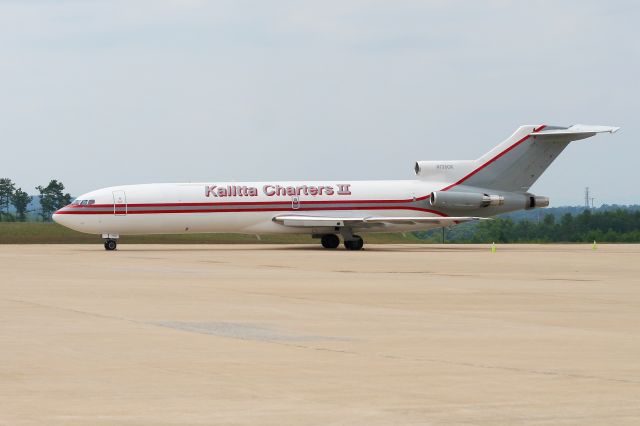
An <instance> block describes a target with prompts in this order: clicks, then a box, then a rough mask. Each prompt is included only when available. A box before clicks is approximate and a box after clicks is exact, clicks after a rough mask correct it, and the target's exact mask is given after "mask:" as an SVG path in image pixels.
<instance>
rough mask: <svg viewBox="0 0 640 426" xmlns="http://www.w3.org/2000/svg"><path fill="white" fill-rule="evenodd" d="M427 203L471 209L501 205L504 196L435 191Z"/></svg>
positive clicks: (449, 207)
mask: <svg viewBox="0 0 640 426" xmlns="http://www.w3.org/2000/svg"><path fill="white" fill-rule="evenodd" d="M429 203H430V204H431V205H432V206H433V207H439V208H448V209H454V210H472V209H477V208H480V207H489V206H501V205H503V204H504V197H503V196H502V195H489V194H483V193H479V192H444V191H435V192H432V193H431V195H430V197H429Z"/></svg>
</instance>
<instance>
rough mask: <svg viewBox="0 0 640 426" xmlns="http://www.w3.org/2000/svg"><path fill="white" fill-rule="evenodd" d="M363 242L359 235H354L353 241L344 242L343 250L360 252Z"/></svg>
mask: <svg viewBox="0 0 640 426" xmlns="http://www.w3.org/2000/svg"><path fill="white" fill-rule="evenodd" d="M363 246H364V240H363V239H362V237H361V236H359V235H354V236H353V240H345V242H344V248H346V249H347V250H362V247H363Z"/></svg>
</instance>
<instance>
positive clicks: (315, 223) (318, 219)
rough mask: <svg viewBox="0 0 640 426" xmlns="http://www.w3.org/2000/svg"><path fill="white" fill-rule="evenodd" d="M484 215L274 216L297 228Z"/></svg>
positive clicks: (443, 222)
mask: <svg viewBox="0 0 640 426" xmlns="http://www.w3.org/2000/svg"><path fill="white" fill-rule="evenodd" d="M486 219H487V218H484V217H403V216H399V217H384V216H380V217H377V216H366V217H329V216H305V215H281V216H276V217H274V218H273V221H274V222H276V223H279V224H281V225H284V226H292V227H297V228H307V227H309V228H319V227H323V226H327V227H336V226H337V227H342V226H358V225H361V226H367V225H417V224H422V223H424V224H432V225H435V226H449V225H455V224H458V223H462V222H471V221H476V220H486Z"/></svg>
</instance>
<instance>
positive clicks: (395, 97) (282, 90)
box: [0, 0, 640, 206]
mask: <svg viewBox="0 0 640 426" xmlns="http://www.w3.org/2000/svg"><path fill="white" fill-rule="evenodd" d="M639 18H640V6H639V3H638V2H633V1H506V0H505V1H498V0H495V1H465V2H462V1H461V2H455V1H417V0H416V1H399V0H394V1H355V0H336V1H334V0H323V1H307V2H305V1H277V0H271V1H264V0H256V1H239V0H233V1H196V0H191V1H179V0H174V1H163V0H153V1H100V0H77V1H65V0H57V1H47V0H40V1H37V0H32V1H29V0H16V1H2V0H0V53H1V54H0V135H1V137H2V140H1V144H2V151H1V154H0V155H1V157H0V158H1V160H0V177H5V176H6V177H10V178H12V179H14V181H15V182H16V183H17V184H18V185H19V186H21V187H22V188H23V189H26V190H27V191H28V192H31V193H33V192H35V191H34V189H33V188H34V187H35V186H36V185H38V184H45V183H47V182H48V180H49V179H51V178H57V179H60V180H62V182H63V183H64V184H65V185H66V186H67V188H68V190H69V191H70V192H71V193H72V194H73V195H79V194H81V193H83V192H86V191H89V190H92V189H96V188H100V187H105V186H112V185H119V184H125V183H148V182H189V181H208V182H212V183H215V182H218V181H222V180H236V181H240V180H311V179H314V180H325V179H326V180H346V179H412V178H413V169H412V167H413V162H414V161H415V160H448V159H473V158H477V157H479V156H480V155H481V154H483V153H484V152H486V151H488V150H489V149H490V148H492V147H493V146H494V145H496V144H497V143H499V142H501V141H502V140H503V139H505V138H506V137H507V136H509V135H510V134H511V133H512V132H513V131H514V130H515V129H516V128H517V127H518V126H519V125H521V124H542V123H545V124H559V125H570V124H575V123H585V124H604V125H618V126H621V127H622V130H621V131H620V132H618V133H617V134H615V135H602V136H598V137H594V138H591V139H588V140H586V141H579V142H575V143H573V144H572V145H570V146H569V148H567V150H565V152H564V153H563V155H562V156H561V157H560V158H559V160H557V161H556V162H555V163H554V164H553V165H552V166H551V168H550V169H549V170H548V171H547V173H546V174H545V175H544V176H543V177H542V178H541V179H540V180H539V181H538V182H537V183H536V184H535V185H534V187H533V188H532V191H533V192H535V193H537V194H540V195H548V196H550V197H551V200H552V205H556V206H558V205H567V204H581V203H582V202H583V191H584V187H585V186H590V187H591V189H592V191H593V194H594V196H595V197H596V204H600V203H609V204H611V203H638V202H640V189H639V182H638V181H639V179H638V178H639V177H640V172H639V169H640V164H639V159H640V144H639V143H638V142H639V141H638V137H637V135H638V134H639V131H640V124H639V120H638V118H637V115H638V112H639V110H640V109H639V108H638V106H639V98H640V93H639V92H640V89H639V87H640V85H639V84H638V79H639V78H640V67H639V65H640V47H639V45H640V43H638V40H640V31H639V30H638V25H639V22H640V20H639Z"/></svg>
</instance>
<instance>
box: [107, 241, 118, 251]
mask: <svg viewBox="0 0 640 426" xmlns="http://www.w3.org/2000/svg"><path fill="white" fill-rule="evenodd" d="M116 247H118V243H117V242H116V240H106V241H105V242H104V249H105V250H108V251H113V250H115V249H116Z"/></svg>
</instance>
